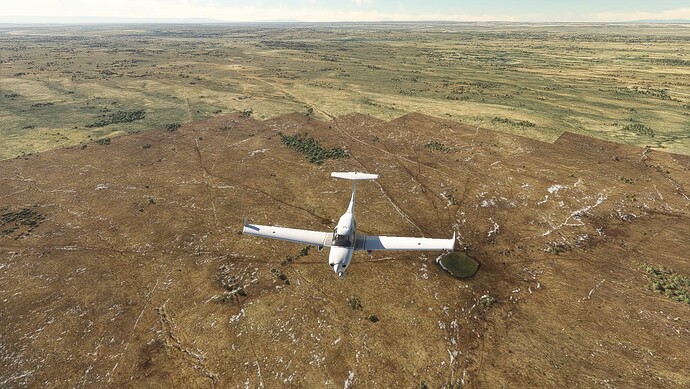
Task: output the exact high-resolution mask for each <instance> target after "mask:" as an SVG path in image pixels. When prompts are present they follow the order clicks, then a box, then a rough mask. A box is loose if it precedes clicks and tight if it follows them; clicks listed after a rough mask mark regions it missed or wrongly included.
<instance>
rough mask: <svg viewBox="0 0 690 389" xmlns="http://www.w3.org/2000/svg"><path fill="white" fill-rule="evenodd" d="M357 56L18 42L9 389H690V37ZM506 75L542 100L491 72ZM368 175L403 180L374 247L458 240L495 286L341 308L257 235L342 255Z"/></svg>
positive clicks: (202, 38) (87, 36)
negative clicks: (346, 218) (291, 230)
mask: <svg viewBox="0 0 690 389" xmlns="http://www.w3.org/2000/svg"><path fill="white" fill-rule="evenodd" d="M340 27H342V30H338V31H335V30H333V29H332V28H330V32H329V29H327V28H324V27H323V26H319V25H315V26H307V27H304V28H302V29H285V28H277V27H275V26H274V27H271V26H246V28H245V27H243V28H238V27H233V28H229V27H227V26H226V27H221V26H217V27H198V26H176V27H170V26H161V27H155V28H153V27H141V28H140V29H137V28H134V27H132V26H129V27H127V31H125V29H124V28H112V27H110V28H106V27H98V28H96V27H89V30H88V31H85V30H84V27H74V28H66V27H61V28H60V29H57V30H50V33H47V32H46V31H48V30H37V31H33V30H31V29H30V28H25V29H20V28H17V27H14V28H13V29H11V30H12V32H11V34H15V35H18V36H20V38H18V39H17V40H12V39H11V37H12V35H11V34H9V33H8V34H3V35H1V36H2V38H0V39H2V42H3V43H2V45H3V46H2V50H3V51H2V56H3V57H2V59H3V63H2V64H0V66H2V69H3V79H2V80H3V83H2V88H3V93H2V95H1V96H0V98H1V99H3V100H2V101H3V104H2V105H0V110H2V111H0V114H2V118H3V125H4V126H5V127H3V129H2V131H3V132H2V142H3V143H2V145H3V147H2V150H3V152H5V153H6V154H5V156H6V157H8V158H9V159H6V160H3V161H0V180H1V181H0V182H2V185H0V199H1V202H0V216H2V219H1V220H0V222H1V223H2V225H0V227H1V228H0V231H2V234H1V235H0V242H1V244H0V309H1V312H2V315H0V386H9V387H15V386H48V387H67V386H69V387H72V386H88V387H96V386H105V385H110V386H113V387H119V386H126V385H129V386H162V385H172V386H192V387H283V386H287V387H314V386H315V385H316V386H324V387H341V386H345V387H424V385H426V386H427V387H430V388H437V387H446V388H450V387H453V388H455V387H481V388H483V387H598V386H602V387H634V388H637V387H640V388H649V387H652V388H683V387H687V386H688V385H689V384H690V381H688V377H690V370H689V368H688V366H690V359H689V358H688V355H687V345H688V344H690V316H689V315H688V306H689V305H688V302H687V301H688V300H687V299H688V298H689V296H690V282H689V281H688V279H687V276H688V275H690V265H689V264H688V262H687V259H686V256H687V250H688V247H690V197H689V193H688V186H689V185H690V157H688V156H687V155H683V154H688V153H687V149H683V147H684V144H687V143H684V142H687V139H688V138H687V130H684V128H687V117H688V116H687V114H686V112H687V110H686V108H684V105H686V104H687V100H686V97H687V88H688V87H687V84H683V83H684V82H687V81H685V79H684V78H683V77H682V73H683V72H684V71H685V72H687V69H688V67H687V63H685V64H684V62H682V61H687V58H686V57H684V55H686V54H685V52H684V51H683V47H682V44H681V43H679V42H682V41H684V39H685V40H686V39H687V34H686V33H683V31H685V30H681V28H682V27H677V26H676V27H673V26H671V27H663V26H661V27H660V26H614V27H611V28H610V29H609V27H606V26H601V25H600V26H584V27H583V26H572V25H565V26H556V27H551V26H543V25H534V26H531V25H530V26H516V25H505V26H497V25H470V26H466V25H460V26H457V25H456V26H446V25H432V26H427V25H413V26H401V25H397V24H393V25H392V26H391V25H356V26H350V25H344V26H340ZM403 27H404V28H403ZM645 29H649V30H645ZM20 30H21V31H23V32H17V31H20ZM446 30H447V31H446ZM551 30H553V31H554V32H549V31H551ZM58 31H63V34H59V33H58ZM64 31H67V32H64ZM218 34H225V35H223V37H219V35H218ZM281 34H283V35H281ZM319 34H321V35H319ZM412 34H416V35H412ZM230 35H232V36H234V38H232V37H229V36H230ZM401 36H403V38H404V39H403V38H401ZM413 36H414V39H413V38H412V37H413ZM537 36H538V37H542V38H543V39H538V38H536V37H537ZM375 37H379V39H378V41H377V40H376V39H374V38H375ZM442 37H446V39H445V40H443V39H441V38H442ZM568 37H570V38H568ZM60 40H63V41H64V42H62V43H55V42H56V41H60ZM118 40H119V41H121V42H127V43H126V44H125V43H121V44H119V45H118V44H116V42H118ZM633 40H634V41H635V42H637V43H636V44H635V45H632V44H630V42H632V41H633ZM19 42H25V43H23V44H20V43H19ZM26 42H32V43H26ZM109 42H110V43H109ZM195 42H196V43H195ZM210 42H211V43H213V42H214V44H215V45H217V46H213V47H208V45H209V44H210ZM452 42H454V43H452ZM471 42H473V43H471ZM526 42H531V43H526ZM451 43H452V44H455V45H457V53H458V55H460V56H461V57H458V58H457V59H453V58H445V57H440V58H436V59H433V58H435V57H433V56H425V55H423V53H426V52H430V53H433V52H435V50H437V49H430V48H429V47H432V46H433V47H436V48H438V47H441V46H443V47H446V49H447V48H448V47H450V46H451ZM134 44H137V45H140V48H139V49H132V45H134ZM511 44H512V47H511ZM12 45H16V47H13V46H12ZM104 45H105V46H104ZM108 45H110V46H108ZM281 45H282V46H281ZM499 45H500V47H503V49H502V50H505V56H507V57H510V58H513V57H514V56H517V55H518V53H522V54H520V55H522V56H524V59H523V61H527V60H530V61H533V63H532V65H531V66H532V67H533V68H534V71H533V72H530V71H528V70H527V69H529V68H528V67H525V68H524V69H523V70H518V69H517V68H514V67H513V65H512V63H513V62H512V61H507V62H505V63H504V64H503V65H500V62H496V61H498V59H496V58H498V57H491V56H487V57H486V58H485V57H481V58H479V57H475V56H473V55H469V53H470V52H474V53H478V52H481V51H483V50H489V49H488V48H491V50H494V51H495V49H496V47H499ZM549 45H551V48H553V47H559V48H560V49H562V50H565V48H567V47H570V50H575V49H576V48H578V50H586V49H585V48H586V47H590V49H588V50H590V52H589V53H590V54H592V53H591V51H595V53H598V54H596V55H593V57H597V58H600V57H601V56H611V58H614V57H615V58H616V61H617V62H616V61H613V60H612V61H613V62H606V61H604V62H606V64H605V65H601V66H602V67H601V68H600V67H598V66H595V65H594V64H596V63H597V62H596V61H594V60H592V59H591V58H590V59H587V60H585V59H582V58H581V59H579V60H577V61H575V60H573V63H571V66H572V67H571V68H569V69H568V70H567V71H566V70H565V69H561V70H562V71H559V70H558V69H556V68H553V67H550V66H547V65H546V64H544V65H543V66H542V67H539V66H538V63H539V62H540V60H538V58H542V57H539V55H542V56H543V58H546V57H547V56H550V57H552V58H551V60H552V61H556V62H560V63H562V64H563V66H565V64H566V62H567V61H566V59H565V58H564V56H563V54H561V55H558V53H557V52H555V51H554V50H551V49H549ZM602 45H604V46H605V45H609V50H603V49H595V47H600V46H602ZM461 46H462V47H465V48H464V49H460V48H459V47H461ZM50 47H52V49H51V48H50ZM323 47H327V52H326V51H323V52H322V51H318V50H326V49H323ZM529 47H532V48H531V49H530V48H529ZM539 47H541V48H539ZM7 48H11V50H9V49H7ZM339 48H345V49H344V50H341V49H339ZM348 48H351V49H348ZM398 48H399V49H400V50H401V51H397V50H398ZM470 48H471V50H470ZM41 50H43V52H45V53H52V54H51V55H44V56H40V55H38V54H36V53H39V52H41ZM51 50H52V51H51ZM352 50H355V52H356V53H360V54H353V52H352ZM357 50H359V51H357ZM405 50H408V51H405ZM444 50H445V49H444ZM523 50H527V51H523ZM529 50H533V51H534V53H532V52H531V51H529ZM634 50H647V54H639V53H637V52H636V51H634ZM653 50H656V53H657V54H655V55H652V54H651V52H652V51H653ZM623 52H625V53H628V54H625V55H623V54H621V53H623ZM60 53H62V54H60ZM89 53H90V54H89ZM214 53H215V54H214ZM230 53H234V54H233V55H230ZM363 53H367V54H366V55H368V56H371V57H367V56H365V54H363ZM396 53H399V54H396ZM404 53H408V54H409V55H408V54H404ZM412 53H417V54H414V55H413V54H412ZM539 53H541V54H539ZM633 53H637V54H633ZM638 54H639V58H637V57H636V56H637V55H638ZM329 55H331V56H333V57H328V56H329ZM396 55H397V56H398V57H397V59H391V58H394V57H395V56H396ZM573 55H574V54H573ZM583 55H584V54H583ZM628 55H629V56H631V57H635V58H637V59H638V60H639V61H638V62H639V63H638V62H636V61H635V60H632V59H630V60H629V61H628V60H626V59H625V58H624V57H626V56H628ZM29 56H33V57H31V58H29ZM89 56H90V57H91V58H92V59H91V64H89V63H88V62H89V59H88V58H87V57H89ZM324 56H326V57H324ZM373 56H376V58H379V59H380V61H378V60H377V61H375V63H374V61H372V63H369V60H370V59H372V58H374V57H373ZM67 57H70V58H72V59H71V60H68V59H66V58H67ZM77 57H78V58H81V59H79V60H76V58H77ZM322 57H323V58H322ZM451 57H452V56H451ZM499 57H500V56H499ZM60 58H62V59H60ZM386 58H387V59H388V62H385V61H384V59H386ZM492 58H493V59H492ZM607 58H608V57H607ZM683 58H685V59H683ZM82 60H83V61H82ZM125 60H127V61H130V62H122V61H125ZM676 60H678V61H680V62H678V61H676ZM21 61H25V62H23V63H24V65H23V66H20V65H19V63H20V62H21ZM51 61H53V62H57V63H58V65H47V63H48V62H51ZM166 61H167V64H166ZM482 61H485V64H484V65H482ZM44 62H45V63H44ZM70 62H72V63H70ZM105 62H108V63H109V65H108V67H107V68H105V67H104V66H103V63H105ZM228 62H229V63H228ZM116 63H120V64H121V66H122V67H121V68H117V67H113V66H114V65H115V64H116ZM223 63H225V65H223ZM252 63H253V65H252ZM386 63H388V65H386ZM396 63H397V65H395V64H396ZM635 63H638V65H637V66H635V65H634V64H635ZM421 64H424V65H423V66H421ZM460 64H464V65H462V67H460V66H461V65H460ZM640 64H643V65H640ZM44 65H45V66H47V68H45V67H44V70H41V67H43V66H44ZM369 65H371V67H370V66H369ZM394 65H395V66H396V67H394ZM618 65H620V67H618ZM29 66H30V67H32V68H31V69H28V67H29ZM63 66H70V68H68V69H65V68H63ZM223 66H224V67H223ZM414 66H417V68H414ZM446 66H449V67H451V68H452V69H451V70H448V69H446ZM80 67H81V70H79V68H80ZM603 67H607V68H608V70H607V72H609V76H607V77H604V76H602V75H601V74H599V73H597V72H598V71H602V70H601V69H603ZM328 68H330V69H331V70H321V69H328ZM22 69H23V70H22ZM45 69H47V70H45ZM116 69H119V70H116ZM213 69H215V70H213ZM463 69H464V70H463ZM538 69H541V70H539V71H537V70H538ZM597 69H599V70H597ZM644 69H646V71H644ZM664 69H665V70H664ZM355 70H357V71H355ZM408 70H409V72H410V73H409V74H408V73H406V72H407V71H408ZM42 72H44V73H42ZM69 72H71V73H69ZM441 72H446V73H444V74H445V75H440V73H441ZM517 72H521V73H517ZM547 72H548V73H549V74H550V76H548V77H547V76H546V75H545V74H546V73H547ZM17 73H24V74H21V75H16V74H17ZM49 73H50V74H53V75H55V77H54V78H50V77H48V76H47V74H49ZM63 73H64V74H63ZM111 73H114V74H111ZM60 74H63V76H60ZM482 74H483V75H482ZM499 74H503V75H505V76H506V77H507V75H510V77H514V78H512V81H510V82H508V81H507V79H505V78H504V79H501V78H500V77H498V75H499ZM517 74H520V77H523V76H524V78H522V79H521V78H520V77H516V75H517ZM614 74H615V76H614ZM318 75H320V76H319V77H317V76H318ZM415 75H419V77H418V78H417V79H413V78H414V76H415ZM451 75H454V76H453V77H454V78H449V77H451ZM386 77H388V79H389V80H391V81H390V82H383V81H382V80H385V79H386ZM408 77H411V78H410V79H408ZM436 77H438V87H439V88H444V87H445V86H444V83H445V82H446V81H447V82H448V83H449V85H454V87H453V88H455V89H456V92H453V93H450V92H448V96H455V95H457V99H456V98H455V97H450V98H449V97H446V94H445V93H444V92H438V91H437V89H436V88H435V87H434V88H432V87H431V86H429V85H432V84H433V83H434V81H433V80H435V79H436ZM472 77H474V78H475V79H474V80H471V78H472ZM635 77H640V78H639V79H636V78H635ZM645 77H647V78H645ZM394 78H396V79H397V81H396V80H393V79H394ZM494 78H495V80H494V81H491V79H494ZM444 79H445V80H446V81H443V80H444ZM8 80H9V81H8ZM499 80H502V81H499ZM549 80H550V81H549ZM614 80H617V81H614ZM642 80H646V81H642ZM490 82H493V83H494V84H491V85H493V86H491V85H489V84H488V83H490ZM540 82H542V83H545V85H543V86H539V85H540ZM548 82H551V84H548ZM323 83H327V84H328V85H322V84H323ZM396 83H397V84H396ZM484 83H487V84H486V85H485V84H484ZM480 84H481V85H480ZM614 84H615V85H619V87H620V89H617V91H613V90H609V88H613V85H614ZM415 85H416V87H415ZM424 85H427V86H424ZM433 85H436V84H433ZM511 85H512V86H511ZM548 85H550V86H548ZM568 85H570V86H568ZM594 85H596V86H597V87H596V88H594ZM626 85H627V86H626ZM635 85H637V86H636V87H635ZM547 86H548V88H547ZM619 87H616V88H619ZM22 88H23V89H22ZM425 88H428V89H425ZM492 88H493V90H494V92H489V90H492ZM499 89H500V90H501V91H502V92H501V93H498V92H496V91H497V90H499ZM595 89H596V90H597V91H595ZM510 90H512V91H513V92H514V93H508V91H510ZM585 90H587V93H585ZM660 90H665V92H660ZM645 91H647V92H645ZM402 92H405V93H402ZM408 92H410V93H412V94H410V93H408ZM503 92H506V93H503ZM590 92H591V93H590ZM34 93H35V94H34ZM683 93H686V94H685V95H684V94H683ZM504 94H508V95H512V97H506V96H504ZM659 94H661V95H659ZM664 94H665V95H664ZM7 95H9V97H7ZM15 95H16V96H15ZM29 96H33V97H29ZM36 96H43V97H42V98H40V99H39V98H38V97H36ZM594 96H597V97H596V98H595V97H594ZM607 96H608V97H607ZM616 96H617V97H616ZM666 96H668V97H666ZM557 97H558V98H557ZM32 99H33V100H32ZM482 99H483V100H482ZM501 99H503V100H501ZM501 101H504V102H510V104H507V103H506V104H504V103H501ZM5 102H8V104H7V105H6V104H4V103H5ZM29 103H30V104H29ZM49 103H52V104H49ZM13 104H14V105H13ZM27 104H28V106H27ZM511 104H512V105H511ZM20 106H21V107H24V108H20ZM597 107H598V108H597ZM630 108H632V109H633V110H630ZM413 111H416V112H417V113H410V112H413ZM559 115H562V116H559ZM635 115H636V116H635ZM559 118H561V119H563V120H564V122H563V123H560V119H559ZM586 118H590V119H591V120H590V121H587V120H585V119H586ZM631 118H632V119H634V120H630V119H631ZM382 119H383V120H382ZM565 119H569V120H565ZM613 120H616V123H617V124H616V125H614V124H613ZM626 120H627V121H626ZM567 123H570V124H567ZM592 123H599V124H600V125H601V127H600V128H599V127H596V126H594V127H588V126H589V125H592ZM628 124H640V126H630V127H628V129H627V130H625V131H624V130H623V128H624V127H625V126H627V125H628ZM568 125H571V126H572V127H566V126H568ZM31 126H33V127H31ZM684 126H685V127H684ZM24 127H27V128H24ZM74 127H76V128H74ZM595 127H596V128H599V129H600V131H596V130H595ZM648 129H650V130H652V131H653V135H654V136H651V135H652V133H651V132H649V131H648ZM564 130H568V132H564ZM51 131H52V133H51ZM56 133H59V134H57V135H56ZM298 134H307V135H303V138H302V139H306V138H305V137H313V138H314V140H315V141H317V142H318V143H319V144H320V145H321V146H322V147H324V148H340V149H341V150H343V151H345V152H346V153H347V154H348V155H349V157H348V158H342V159H327V160H325V161H323V163H322V164H314V163H310V162H309V161H308V160H307V158H305V155H302V154H300V153H299V152H297V151H295V150H293V149H290V148H289V147H287V146H286V143H285V142H283V140H284V139H285V138H284V137H285V136H292V135H298ZM590 135H591V136H590ZM684 135H685V137H684ZM601 138H603V139H601ZM22 139H23V140H22ZM606 139H615V140H616V142H611V141H607V140H606ZM657 142H659V143H657ZM80 143H81V144H80ZM625 143H629V144H625ZM646 146H649V147H646ZM42 150H48V151H42ZM684 150H685V151H686V152H685V153H683V151H684ZM39 151H41V152H39ZM668 151H676V153H669V152H668ZM312 152H313V150H312ZM17 155H20V157H16V156H17ZM352 170H357V171H368V172H375V173H378V174H380V175H381V178H380V180H378V181H376V182H368V183H364V184H362V185H361V186H360V187H359V190H358V193H359V196H358V204H357V218H358V227H359V229H361V231H362V232H365V233H371V234H374V233H376V234H388V235H423V236H427V237H447V236H450V234H451V233H452V232H453V231H456V232H457V233H458V236H459V244H460V245H461V246H462V247H463V248H465V249H466V250H467V252H468V253H469V254H470V255H472V256H473V257H474V258H476V259H477V260H478V261H479V262H480V263H481V268H480V270H479V272H478V273H477V274H476V275H475V276H474V277H472V278H470V279H464V280H458V279H455V278H452V277H451V276H449V275H448V274H446V273H445V272H443V271H442V270H441V269H439V268H438V267H437V266H436V264H435V263H434V258H435V256H436V254H435V253H375V254H374V255H373V256H371V257H369V256H367V255H366V254H365V253H361V254H358V255H356V257H355V258H354V259H353V263H352V265H351V267H350V270H349V272H348V275H347V277H346V278H345V279H344V280H339V279H338V278H337V276H336V275H335V274H334V273H333V272H332V270H331V269H330V268H329V267H328V266H327V262H326V258H327V257H326V253H318V252H317V251H316V250H313V249H311V250H307V249H306V248H305V247H304V246H301V245H298V244H297V245H296V244H290V243H285V242H279V241H264V240H259V239H256V238H252V237H247V236H243V235H241V234H240V231H241V227H242V218H243V217H245V216H247V217H249V218H250V220H251V221H254V222H257V223H264V224H267V223H275V224H278V225H283V226H291V227H300V228H309V229H319V230H321V229H323V230H330V229H331V228H332V227H333V225H334V223H335V221H336V220H337V218H338V217H339V215H340V214H341V213H342V211H343V209H344V208H345V206H346V205H347V201H348V197H349V194H350V186H349V185H348V183H347V182H342V181H337V180H332V179H330V177H329V173H330V172H331V171H352ZM374 317H375V318H376V319H378V321H377V320H374Z"/></svg>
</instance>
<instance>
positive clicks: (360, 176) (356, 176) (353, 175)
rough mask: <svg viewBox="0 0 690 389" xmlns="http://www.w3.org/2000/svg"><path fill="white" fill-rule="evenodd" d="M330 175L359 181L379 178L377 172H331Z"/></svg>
mask: <svg viewBox="0 0 690 389" xmlns="http://www.w3.org/2000/svg"><path fill="white" fill-rule="evenodd" d="M331 177H335V178H344V179H346V180H352V181H361V180H375V179H377V178H379V175H378V174H369V173H359V172H333V173H331Z"/></svg>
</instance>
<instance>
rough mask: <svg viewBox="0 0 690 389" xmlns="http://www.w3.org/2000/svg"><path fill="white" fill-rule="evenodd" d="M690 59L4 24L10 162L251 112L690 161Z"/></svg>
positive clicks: (3, 137) (640, 39) (437, 35)
mask: <svg viewBox="0 0 690 389" xmlns="http://www.w3.org/2000/svg"><path fill="white" fill-rule="evenodd" d="M689 45H690V28H688V26H687V25H605V24H592V25H586V24H553V25H541V24H492V23H465V24H457V23H455V24H444V23H414V24H402V23H378V24H369V23H362V24H335V25H328V24H313V25H310V24H299V25H290V27H289V28H287V27H286V25H285V24H282V25H281V24H273V25H271V24H266V25H253V24H246V25H241V24H240V25H220V26H207V25H204V26H197V25H177V26H175V25H156V26H136V25H123V26H75V27H31V26H26V27H25V26H12V25H5V26H0V119H1V123H0V158H11V157H16V156H18V155H22V154H29V153H33V152H36V151H41V150H49V149H53V148H57V147H63V146H67V145H73V144H78V143H80V142H84V141H88V140H89V139H95V138H99V137H106V136H112V135H118V134H123V133H127V132H137V131H143V130H148V129H151V128H156V127H162V126H164V125H166V124H170V123H184V122H189V121H194V120H199V119H204V118H210V117H214V116H217V115H219V114H224V113H229V112H232V111H246V112H247V114H249V113H250V110H251V114H252V115H253V116H254V117H257V118H260V119H265V118H271V117H276V116H277V115H281V114H284V113H288V112H295V111H296V112H307V111H308V110H312V111H313V115H314V116H315V117H316V118H321V119H327V118H329V117H338V116H341V115H345V114H348V113H351V112H358V113H363V114H368V115H372V116H374V117H376V118H380V119H385V120H389V119H392V118H396V117H399V116H401V115H403V114H405V113H409V112H420V113H424V114H428V115H432V116H435V117H439V118H448V119H452V120H455V121H461V122H463V123H467V124H471V125H479V126H483V127H485V128H492V129H496V130H499V131H503V132H508V133H513V134H519V135H523V136H527V137H530V138H533V139H539V140H546V141H554V140H555V139H556V138H558V136H559V135H560V134H561V133H563V131H570V132H573V133H577V134H582V135H588V136H594V137H597V138H600V139H606V140H612V141H615V142H621V143H626V144H631V145H638V146H647V145H649V146H651V147H653V148H655V149H657V148H659V149H663V150H665V151H669V152H675V153H682V154H686V155H687V154H690V82H689V81H688V80H690V52H688V49H687V48H688V46H689ZM137 111H144V113H145V116H144V117H143V118H141V119H139V120H134V121H130V122H119V123H113V124H106V123H107V120H109V119H110V118H109V115H120V114H128V113H132V112H137ZM104 119H106V121H105V122H104V121H103V120H104ZM99 124H103V125H99Z"/></svg>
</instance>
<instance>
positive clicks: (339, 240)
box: [333, 228, 353, 247]
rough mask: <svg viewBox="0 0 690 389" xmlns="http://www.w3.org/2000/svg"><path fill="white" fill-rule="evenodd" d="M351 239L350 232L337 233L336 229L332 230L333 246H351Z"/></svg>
mask: <svg viewBox="0 0 690 389" xmlns="http://www.w3.org/2000/svg"><path fill="white" fill-rule="evenodd" d="M352 245H353V240H352V234H350V235H338V229H337V228H336V230H335V231H334V232H333V246H339V247H352Z"/></svg>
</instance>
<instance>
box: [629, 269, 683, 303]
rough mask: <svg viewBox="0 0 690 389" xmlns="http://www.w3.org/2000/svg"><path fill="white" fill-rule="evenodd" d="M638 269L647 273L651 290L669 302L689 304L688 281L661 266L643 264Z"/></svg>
mask: <svg viewBox="0 0 690 389" xmlns="http://www.w3.org/2000/svg"><path fill="white" fill-rule="evenodd" d="M640 268H641V269H642V270H644V271H645V273H647V276H646V278H647V279H648V280H649V281H650V284H649V286H648V288H649V289H651V290H656V291H658V292H659V293H663V294H665V295H666V297H668V298H669V299H671V300H674V301H680V302H684V303H687V304H690V279H688V277H685V276H682V275H680V274H678V273H676V272H674V271H673V270H671V269H667V268H665V267H663V266H660V267H654V266H652V265H649V264H646V263H643V264H642V265H640Z"/></svg>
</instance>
